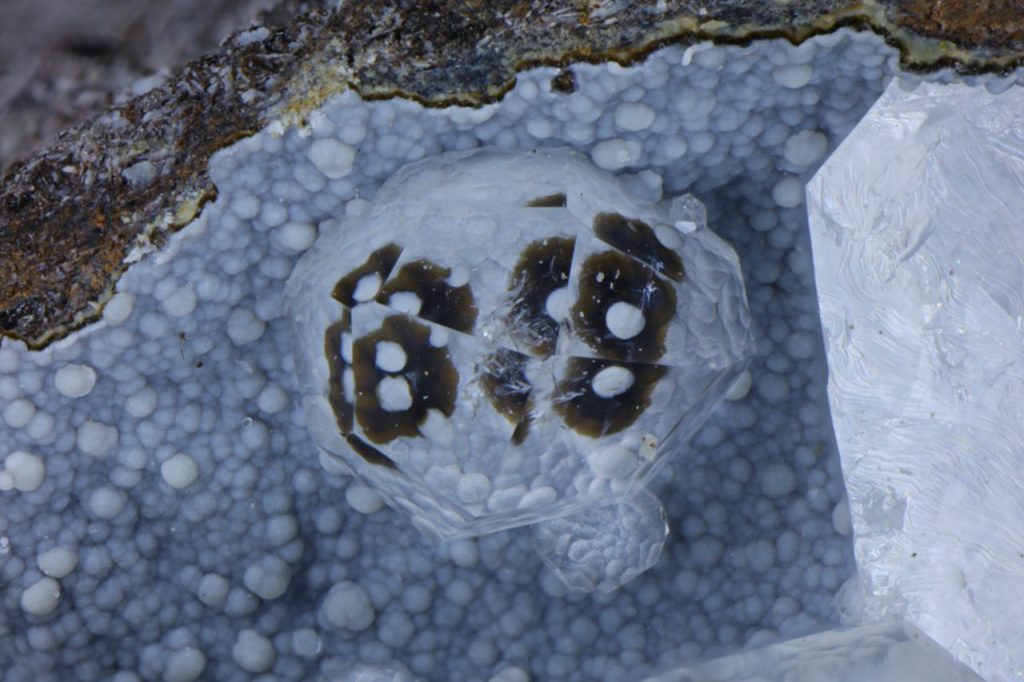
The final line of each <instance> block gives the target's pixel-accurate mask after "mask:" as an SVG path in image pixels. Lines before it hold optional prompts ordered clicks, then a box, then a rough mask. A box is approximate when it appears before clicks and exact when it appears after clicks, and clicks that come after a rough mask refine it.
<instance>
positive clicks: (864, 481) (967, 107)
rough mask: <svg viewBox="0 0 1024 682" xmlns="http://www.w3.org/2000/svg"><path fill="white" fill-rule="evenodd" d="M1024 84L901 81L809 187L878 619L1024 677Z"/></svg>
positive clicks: (836, 400)
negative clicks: (906, 625) (897, 618)
mask: <svg viewBox="0 0 1024 682" xmlns="http://www.w3.org/2000/svg"><path fill="white" fill-rule="evenodd" d="M1022 110H1024V90H1022V89H1021V88H1013V89H1011V90H1009V91H1007V92H1006V93H1004V94H1002V95H999V96H993V95H991V94H989V93H987V92H986V91H985V90H984V89H983V88H973V87H968V86H965V85H938V84H927V83H923V84H921V85H920V86H918V87H917V88H916V89H914V90H913V92H908V91H907V89H905V88H902V87H901V86H900V84H899V83H898V82H894V83H893V84H892V85H890V86H889V88H888V89H887V90H886V92H885V94H884V95H883V96H882V98H881V99H880V100H879V101H878V103H877V104H876V105H875V106H874V108H873V109H872V110H871V111H870V112H869V113H868V115H867V116H866V117H865V118H864V120H862V121H861V123H860V124H859V125H858V126H857V128H856V129H855V130H854V131H853V132H852V133H851V134H850V136H849V137H848V138H847V140H846V141H845V142H844V143H843V144H842V146H841V147H840V148H839V149H838V150H837V151H836V153H835V154H834V155H833V156H832V158H831V159H829V161H828V162H827V163H826V164H825V165H824V166H823V167H822V169H821V170H820V171H819V172H818V174H817V175H816V176H815V177H814V178H813V179H812V180H811V182H810V183H809V185H808V188H807V200H808V210H809V212H810V222H811V235H812V241H813V250H814V262H815V272H816V280H817V288H818V296H819V304H820V310H821V318H822V324H823V327H824V336H825V345H826V349H827V351H828V362H829V372H830V379H829V402H830V405H831V408H832V416H833V420H834V424H835V430H836V437H837V440H838V444H839V450H840V455H841V458H842V468H843V473H844V476H845V479H846V485H847V489H848V494H849V508H850V515H851V517H852V523H853V530H854V535H855V553H856V557H857V562H858V565H859V569H860V571H861V574H862V580H863V583H864V585H865V591H866V594H865V602H864V608H865V613H866V616H867V617H868V618H872V617H877V616H880V615H883V614H885V615H903V616H904V617H906V618H907V619H909V620H910V621H911V622H912V623H915V624H916V625H918V626H919V627H921V628H922V629H923V630H924V631H925V632H926V633H927V634H928V635H929V636H930V637H932V638H933V639H934V640H936V641H937V642H938V643H939V644H941V645H942V646H944V647H946V648H947V649H949V650H951V651H953V652H954V654H955V655H956V656H957V658H959V660H961V661H963V662H965V663H967V664H968V665H970V666H971V667H972V668H973V669H974V670H975V671H977V672H978V673H979V674H981V675H983V676H985V677H986V678H987V679H1014V678H1017V677H1019V676H1020V675H1021V674H1022V673H1024V644H1022V640H1021V638H1020V633H1021V632H1022V631H1024V591H1022V590H1021V589H1020V585H1021V575H1022V569H1024V558H1022V554H1021V552H1022V551H1024V550H1022V547H1024V545H1022V543H1021V529H1022V528H1024V495H1021V473H1020V472H1021V470H1022V468H1024V431H1022V430H1021V427H1020V425H1021V423H1024V353H1022V350H1024V334H1022V325H1024V192H1022V191H1021V188H1022V187H1024V126H1022V125H1021V117H1020V112H1021V111H1022Z"/></svg>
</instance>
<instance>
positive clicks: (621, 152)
mask: <svg viewBox="0 0 1024 682" xmlns="http://www.w3.org/2000/svg"><path fill="white" fill-rule="evenodd" d="M642 152H643V147H642V146H641V145H640V143H639V142H635V141H633V140H629V141H626V140H605V141H604V142H599V143H597V144H596V145H594V148H593V149H591V150H590V157H591V158H592V159H593V160H594V163H595V164H597V165H598V166H599V167H601V168H603V169H605V170H609V171H616V170H621V169H623V168H625V167H627V166H632V165H634V164H636V163H637V162H638V161H639V160H640V154H641V153H642Z"/></svg>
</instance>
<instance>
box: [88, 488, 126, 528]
mask: <svg viewBox="0 0 1024 682" xmlns="http://www.w3.org/2000/svg"><path fill="white" fill-rule="evenodd" d="M127 501H128V496H127V495H125V494H124V492H122V491H121V490H118V489H117V488H111V487H109V486H104V487H102V488H97V489H96V490H94V491H93V492H92V494H91V495H90V496H89V502H88V505H87V506H88V508H89V511H90V512H92V514H93V516H96V517H98V518H101V519H104V520H106V521H109V520H110V519H112V518H114V517H115V516H117V515H118V514H120V513H121V510H122V509H124V505H125V502H127Z"/></svg>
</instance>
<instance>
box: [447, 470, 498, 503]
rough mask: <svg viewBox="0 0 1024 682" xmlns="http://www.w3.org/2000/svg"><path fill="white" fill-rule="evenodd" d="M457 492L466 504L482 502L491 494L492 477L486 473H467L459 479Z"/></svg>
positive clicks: (460, 499) (461, 500)
mask: <svg viewBox="0 0 1024 682" xmlns="http://www.w3.org/2000/svg"><path fill="white" fill-rule="evenodd" d="M455 494H456V495H457V496H458V498H459V501H460V502H463V503H464V504H482V503H483V502H484V501H485V500H487V496H488V495H490V494H491V479H489V478H488V477H487V476H485V475H484V474H477V473H472V474H466V475H464V476H463V477H462V478H460V479H459V482H458V484H457V486H456V488H455Z"/></svg>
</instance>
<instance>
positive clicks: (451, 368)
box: [352, 315, 459, 445]
mask: <svg viewBox="0 0 1024 682" xmlns="http://www.w3.org/2000/svg"><path fill="white" fill-rule="evenodd" d="M388 342H389V343H390V344H392V345H391V346H387V348H388V349H393V348H394V346H397V347H398V348H400V349H401V352H402V353H403V354H404V357H405V361H404V362H402V363H401V368H400V369H398V370H397V371H390V370H388V369H385V368H382V367H380V366H378V358H379V357H380V356H379V355H378V353H379V352H380V349H379V348H378V345H379V344H381V343H388ZM392 355H393V353H392ZM352 364H353V370H354V372H355V394H356V395H355V397H356V401H355V417H356V420H357V421H358V422H359V426H361V427H362V429H363V433H364V434H366V437H367V438H368V439H369V440H371V441H372V442H374V443H377V444H378V445H379V444H384V443H390V442H391V441H393V440H394V439H396V438H401V437H418V436H420V435H421V434H420V431H419V426H420V424H422V423H423V422H424V421H425V420H426V418H427V411H428V410H430V409H432V408H433V409H436V410H440V411H441V412H442V413H443V414H444V416H446V417H450V416H451V415H452V412H454V411H455V396H456V393H457V392H458V386H459V372H458V370H456V369H455V365H454V364H452V360H451V356H450V355H449V354H448V349H447V348H445V347H443V346H442V347H440V348H438V347H435V346H433V345H431V343H430V327H428V326H427V325H425V324H421V323H419V322H416V321H414V320H412V319H410V318H408V317H406V316H404V315H392V316H390V317H388V318H387V319H385V320H384V322H383V323H381V326H380V328H379V329H377V331H375V332H372V333H370V334H367V335H366V336H363V337H362V338H359V339H356V341H355V342H354V343H353V344H352ZM384 364H385V365H386V366H391V367H393V365H388V363H384Z"/></svg>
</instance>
